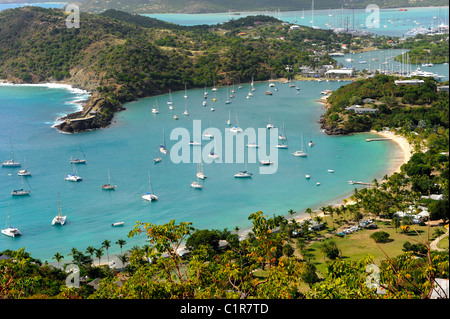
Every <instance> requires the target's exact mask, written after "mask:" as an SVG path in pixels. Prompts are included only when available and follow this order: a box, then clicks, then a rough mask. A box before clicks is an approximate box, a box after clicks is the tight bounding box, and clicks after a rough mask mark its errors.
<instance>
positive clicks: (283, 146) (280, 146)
mask: <svg viewBox="0 0 450 319" xmlns="http://www.w3.org/2000/svg"><path fill="white" fill-rule="evenodd" d="M275 147H276V148H280V149H287V148H288V146H287V144H284V143H281V144H277V145H275Z"/></svg>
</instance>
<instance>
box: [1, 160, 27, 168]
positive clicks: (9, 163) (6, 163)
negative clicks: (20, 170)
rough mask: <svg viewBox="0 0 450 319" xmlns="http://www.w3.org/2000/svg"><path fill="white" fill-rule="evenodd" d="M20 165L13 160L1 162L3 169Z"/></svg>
mask: <svg viewBox="0 0 450 319" xmlns="http://www.w3.org/2000/svg"><path fill="white" fill-rule="evenodd" d="M21 165H22V164H20V163H19V162H15V161H14V158H12V159H10V160H8V161H4V162H2V166H4V167H20V166H21Z"/></svg>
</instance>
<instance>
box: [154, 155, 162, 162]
mask: <svg viewBox="0 0 450 319" xmlns="http://www.w3.org/2000/svg"><path fill="white" fill-rule="evenodd" d="M161 161H162V158H161V157H156V158H154V159H153V162H155V164H156V163H159V162H161Z"/></svg>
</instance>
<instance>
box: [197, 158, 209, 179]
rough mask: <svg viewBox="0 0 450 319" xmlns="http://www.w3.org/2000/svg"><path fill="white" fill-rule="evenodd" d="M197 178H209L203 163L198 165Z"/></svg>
mask: <svg viewBox="0 0 450 319" xmlns="http://www.w3.org/2000/svg"><path fill="white" fill-rule="evenodd" d="M197 177H198V178H200V179H205V178H206V177H207V176H206V175H205V173H203V161H201V162H200V163H199V164H198V172H197Z"/></svg>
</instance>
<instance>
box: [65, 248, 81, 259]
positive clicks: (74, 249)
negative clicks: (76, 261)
mask: <svg viewBox="0 0 450 319" xmlns="http://www.w3.org/2000/svg"><path fill="white" fill-rule="evenodd" d="M70 251H71V252H70V253H68V254H67V256H72V257H73V258H75V255H76V254H77V253H79V251H78V249H76V248H75V247H73V248H72V249H71V250H70Z"/></svg>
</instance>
